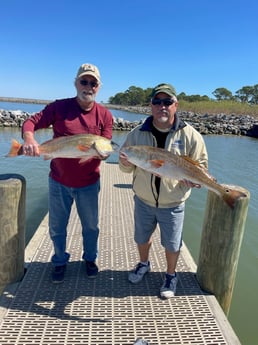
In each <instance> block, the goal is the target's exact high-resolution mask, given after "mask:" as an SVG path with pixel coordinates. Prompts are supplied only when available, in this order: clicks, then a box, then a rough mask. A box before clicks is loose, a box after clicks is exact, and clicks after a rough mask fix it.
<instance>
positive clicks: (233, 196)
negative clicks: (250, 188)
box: [222, 188, 247, 210]
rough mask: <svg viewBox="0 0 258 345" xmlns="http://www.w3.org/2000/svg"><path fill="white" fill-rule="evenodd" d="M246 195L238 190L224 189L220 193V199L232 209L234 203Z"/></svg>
mask: <svg viewBox="0 0 258 345" xmlns="http://www.w3.org/2000/svg"><path fill="white" fill-rule="evenodd" d="M246 196H247V195H246V194H245V193H243V192H240V191H239V190H235V189H229V188H227V189H226V190H225V193H224V194H223V195H222V199H223V200H224V201H225V203H226V204H227V205H228V206H229V207H230V208H231V209H232V210H233V209H234V208H235V205H236V201H237V200H238V199H240V198H245V197H246Z"/></svg>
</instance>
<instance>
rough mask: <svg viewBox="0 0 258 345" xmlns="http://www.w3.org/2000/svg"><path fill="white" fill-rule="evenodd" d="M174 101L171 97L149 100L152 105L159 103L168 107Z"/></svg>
mask: <svg viewBox="0 0 258 345" xmlns="http://www.w3.org/2000/svg"><path fill="white" fill-rule="evenodd" d="M174 102H175V101H174V100H173V99H171V98H153V99H152V100H151V103H152V104H153V105H161V104H163V105H164V106H165V107H169V106H170V105H172V104H173V103H174Z"/></svg>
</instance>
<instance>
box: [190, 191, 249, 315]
mask: <svg viewBox="0 0 258 345" xmlns="http://www.w3.org/2000/svg"><path fill="white" fill-rule="evenodd" d="M226 187H227V188H231V189H237V190H239V191H241V192H243V193H245V194H246V197H243V198H240V199H239V200H237V202H236V205H235V207H234V209H231V208H230V207H228V206H227V205H226V204H225V203H224V201H223V200H222V199H221V198H220V197H219V196H218V195H217V194H215V193H214V192H210V191H208V197H207V204H206V212H205V217H204V222H203V229H202V238H201V245H200V254H199V260H198V267H197V275H196V276H197V280H198V282H199V284H200V286H201V288H202V289H203V290H204V291H207V292H210V293H212V294H214V295H215V297H216V298H217V300H218V302H219V304H220V305H221V307H222V309H223V311H224V312H225V314H226V315H228V312H229V309H230V304H231V299H232V294H233V288H234V284H235V277H236V272H237V265H238V259H239V254H240V248H241V244H242V239H243V234H244V226H245V221H246V216H247V210H248V203H249V199H250V193H249V192H248V191H247V190H246V189H243V188H242V187H239V186H226Z"/></svg>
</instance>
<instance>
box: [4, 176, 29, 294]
mask: <svg viewBox="0 0 258 345" xmlns="http://www.w3.org/2000/svg"><path fill="white" fill-rule="evenodd" d="M25 199H26V180H25V178H24V177H23V176H21V175H18V174H3V175H0V291H2V290H3V288H4V287H5V286H6V285H7V284H9V283H15V282H18V281H19V280H21V279H22V277H23V275H24V252H25V222H26V217H25V213H26V211H25V203H26V200H25Z"/></svg>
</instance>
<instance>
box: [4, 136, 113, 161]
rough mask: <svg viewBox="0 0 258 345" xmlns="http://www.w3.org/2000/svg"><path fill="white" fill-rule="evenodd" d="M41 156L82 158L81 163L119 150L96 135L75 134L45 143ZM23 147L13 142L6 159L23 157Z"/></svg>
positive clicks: (105, 139)
mask: <svg viewBox="0 0 258 345" xmlns="http://www.w3.org/2000/svg"><path fill="white" fill-rule="evenodd" d="M38 148H39V154H40V156H43V157H44V159H53V158H80V163H83V162H84V161H86V160H88V159H90V158H94V157H99V156H100V157H103V158H106V157H108V156H109V155H110V154H111V153H112V152H114V151H116V150H117V149H118V148H119V145H117V144H116V143H114V142H113V141H111V140H109V139H107V138H104V137H102V136H99V135H95V134H75V135H68V136H62V137H58V138H55V139H51V140H48V141H45V142H44V143H42V144H41V145H39V147H38ZM23 154H24V152H23V145H22V144H20V143H19V142H18V141H17V140H15V139H13V140H12V146H11V149H10V151H9V153H8V154H7V155H6V157H16V156H19V155H23Z"/></svg>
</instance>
